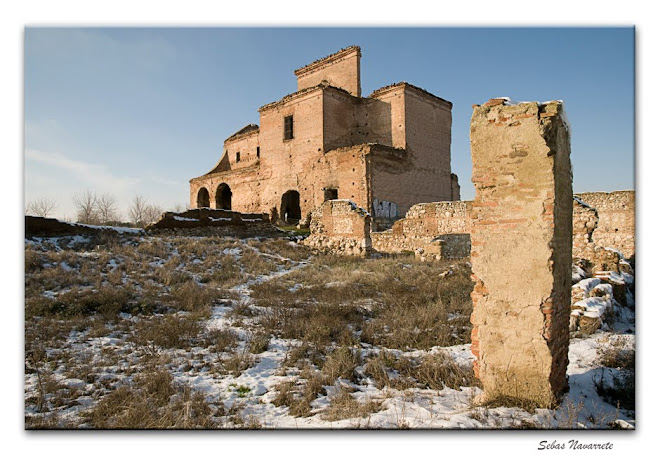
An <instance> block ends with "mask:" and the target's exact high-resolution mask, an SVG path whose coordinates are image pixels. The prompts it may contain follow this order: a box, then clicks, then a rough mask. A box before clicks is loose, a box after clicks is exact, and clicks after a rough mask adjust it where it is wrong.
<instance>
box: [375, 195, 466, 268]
mask: <svg viewBox="0 0 660 455" xmlns="http://www.w3.org/2000/svg"><path fill="white" fill-rule="evenodd" d="M471 207H472V202H471V201H467V202H466V201H452V202H430V203H424V204H416V205H413V206H412V207H411V208H410V210H408V213H407V214H406V217H405V218H402V219H400V220H397V221H396V222H395V223H394V225H393V226H392V229H391V230H389V231H385V232H373V233H372V234H371V241H372V246H373V248H374V250H376V251H380V252H383V253H396V252H401V251H405V250H407V251H417V250H418V249H422V250H424V249H431V250H433V251H435V248H429V247H430V245H431V243H432V242H433V241H434V240H436V239H438V238H440V237H442V236H447V235H455V237H454V238H451V239H449V238H446V239H444V240H445V241H447V242H448V245H449V244H451V245H452V247H451V249H452V253H451V254H450V255H449V256H448V255H447V254H445V256H446V257H461V256H460V254H459V252H460V251H464V252H465V256H468V255H469V252H470V239H469V236H468V237H466V236H464V235H463V236H461V235H459V234H469V233H470V224H471V223H470V222H471V219H470V212H471ZM441 240H442V239H441ZM457 242H459V243H462V245H460V246H459V245H458V244H457ZM440 249H441V250H442V248H440ZM457 255H458V256H457ZM465 256H463V257H465Z"/></svg>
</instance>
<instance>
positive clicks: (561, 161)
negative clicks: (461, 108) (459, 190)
mask: <svg viewBox="0 0 660 455" xmlns="http://www.w3.org/2000/svg"><path fill="white" fill-rule="evenodd" d="M470 142H471V147H472V163H473V169H472V181H473V182H474V184H475V189H476V196H475V200H474V202H473V204H472V217H473V223H472V227H471V237H472V254H471V263H472V272H473V277H472V278H473V280H474V282H475V287H474V291H473V292H472V294H471V295H472V299H473V304H474V310H473V314H472V319H471V320H472V324H473V327H474V328H473V331H472V351H473V353H474V354H475V356H476V357H477V360H476V362H475V372H476V374H477V376H478V377H479V378H480V379H481V382H482V384H483V389H484V395H483V397H482V399H483V400H488V399H490V398H495V397H498V396H511V397H515V398H517V399H523V400H529V401H531V402H534V403H536V404H537V405H540V406H543V407H547V406H552V405H554V404H556V402H557V400H558V398H559V397H560V396H561V394H562V393H563V391H564V390H565V388H566V387H567V382H566V368H567V365H568V343H569V331H568V329H569V318H570V310H571V308H570V305H571V243H572V221H571V219H572V216H571V213H572V203H573V195H572V175H571V163H570V141H569V133H568V126H567V124H566V122H565V121H564V120H563V106H562V104H561V103H560V102H548V103H544V104H538V103H522V104H517V105H507V104H505V101H504V100H502V99H495V100H490V101H489V102H488V103H486V104H484V105H481V106H475V108H474V111H473V115H472V122H471V128H470ZM521 276H525V277H526V279H525V282H524V283H522V284H521V282H520V277H521Z"/></svg>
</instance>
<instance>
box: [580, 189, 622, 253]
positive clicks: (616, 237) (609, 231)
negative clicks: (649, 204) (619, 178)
mask: <svg viewBox="0 0 660 455" xmlns="http://www.w3.org/2000/svg"><path fill="white" fill-rule="evenodd" d="M575 196H576V197H577V198H578V199H580V201H582V202H583V203H584V204H587V205H588V206H589V207H591V208H593V209H595V210H596V211H597V212H598V225H597V227H596V228H595V230H594V232H593V241H594V243H595V244H596V245H598V246H602V247H608V248H614V249H616V250H618V251H620V252H621V254H623V256H624V257H625V258H630V257H631V256H632V255H633V254H635V191H614V192H612V193H579V194H576V195H575Z"/></svg>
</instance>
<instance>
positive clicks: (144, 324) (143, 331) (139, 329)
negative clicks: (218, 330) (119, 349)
mask: <svg viewBox="0 0 660 455" xmlns="http://www.w3.org/2000/svg"><path fill="white" fill-rule="evenodd" d="M201 332H202V323H201V321H200V320H199V319H198V318H197V317H195V316H194V315H178V314H168V315H164V316H159V315H156V316H152V317H150V318H143V319H140V320H138V321H137V322H136V323H135V324H134V325H133V328H132V331H131V333H130V335H129V337H128V341H129V342H131V343H133V344H134V345H135V348H136V349H138V350H139V351H140V352H143V353H145V354H149V355H156V354H158V352H159V350H160V349H161V348H162V349H186V348H189V347H191V346H193V345H195V344H196V342H197V340H198V339H199V338H200V335H201Z"/></svg>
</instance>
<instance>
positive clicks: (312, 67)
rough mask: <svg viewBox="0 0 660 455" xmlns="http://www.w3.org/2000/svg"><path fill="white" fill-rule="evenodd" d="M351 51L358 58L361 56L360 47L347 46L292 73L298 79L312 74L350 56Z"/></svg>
mask: <svg viewBox="0 0 660 455" xmlns="http://www.w3.org/2000/svg"><path fill="white" fill-rule="evenodd" d="M353 51H357V55H358V57H360V56H361V55H362V54H361V50H360V46H355V45H353V46H348V47H345V48H343V49H340V50H338V51H337V52H335V53H334V54H330V55H328V56H326V57H323V58H320V59H318V60H315V61H313V62H312V63H310V64H308V65H305V66H303V67H302V68H298V69H297V70H295V71H294V72H293V74H294V75H296V76H298V77H300V76H301V75H303V74H307V73H311V72H314V71H316V70H318V69H320V68H322V67H323V66H325V65H327V64H328V63H331V62H333V61H335V60H339V59H340V58H342V57H344V56H346V55H348V54H350V53H351V52H353Z"/></svg>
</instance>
